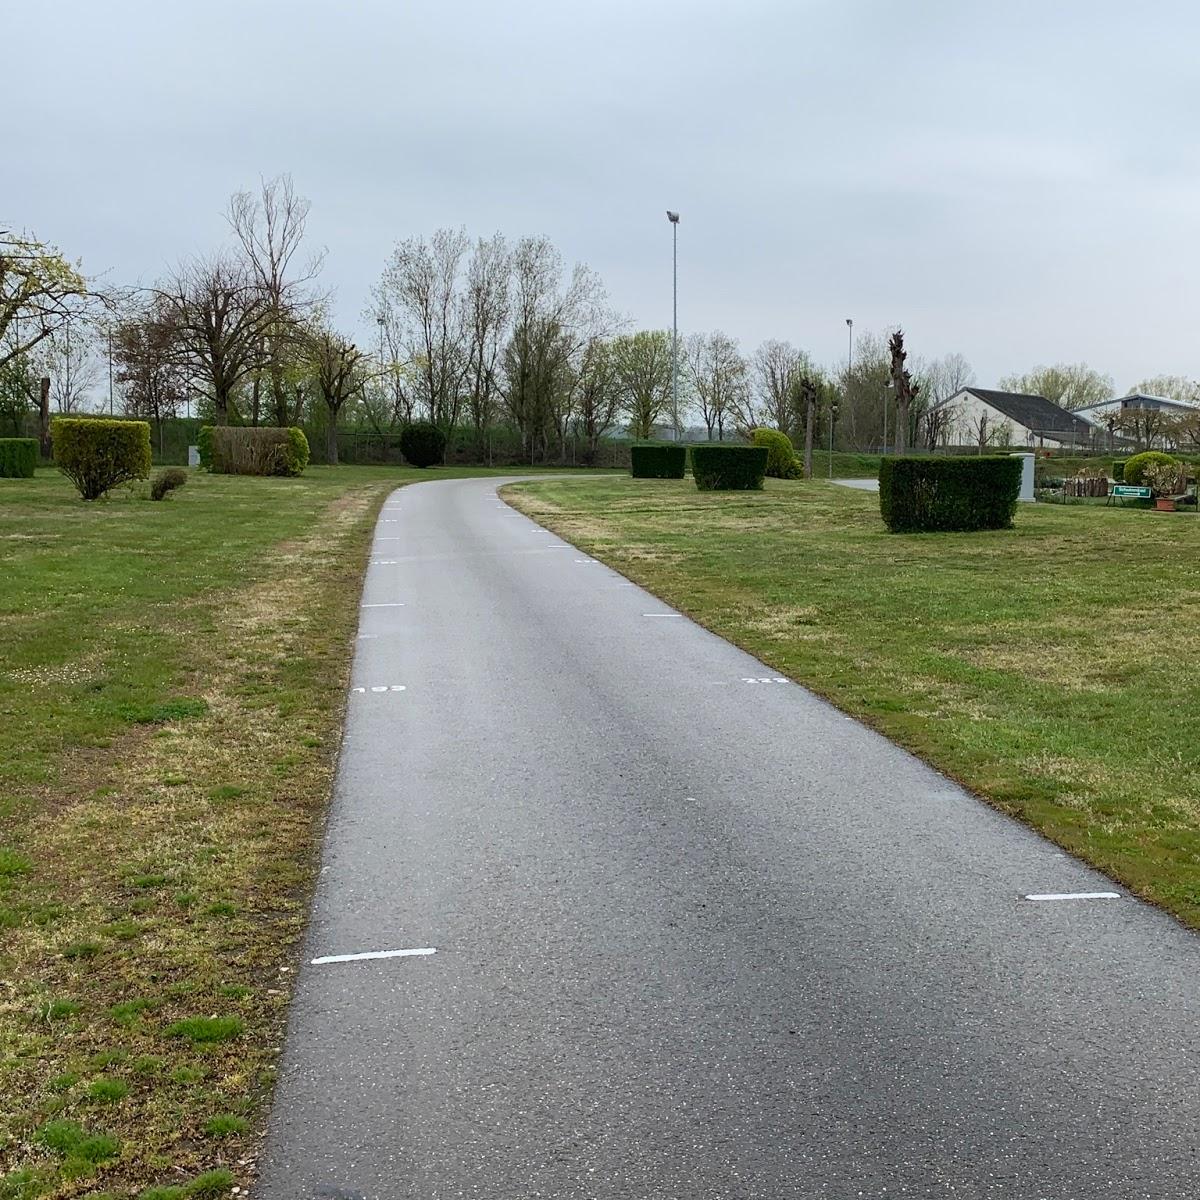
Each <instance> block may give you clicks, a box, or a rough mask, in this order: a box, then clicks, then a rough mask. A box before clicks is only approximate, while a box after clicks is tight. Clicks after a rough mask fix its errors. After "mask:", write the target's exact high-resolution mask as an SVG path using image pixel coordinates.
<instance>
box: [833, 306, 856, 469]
mask: <svg viewBox="0 0 1200 1200" xmlns="http://www.w3.org/2000/svg"><path fill="white" fill-rule="evenodd" d="M846 328H847V329H848V330H849V331H850V346H849V349H848V350H847V351H846V401H847V403H849V400H850V372H851V371H852V370H853V369H854V318H853V317H847V318H846ZM829 478H830V479H832V478H833V412H832V410H831V411H830V413H829Z"/></svg>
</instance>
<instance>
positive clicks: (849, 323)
mask: <svg viewBox="0 0 1200 1200" xmlns="http://www.w3.org/2000/svg"><path fill="white" fill-rule="evenodd" d="M846 324H847V325H849V326H850V327H851V328H853V327H854V318H853V317H847V318H846Z"/></svg>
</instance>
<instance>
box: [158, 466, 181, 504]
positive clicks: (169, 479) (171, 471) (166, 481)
mask: <svg viewBox="0 0 1200 1200" xmlns="http://www.w3.org/2000/svg"><path fill="white" fill-rule="evenodd" d="M187 481H188V476H187V472H186V471H184V470H183V469H182V468H180V467H168V468H167V469H166V470H165V471H159V473H158V474H157V475H155V477H154V478H153V479H152V480H151V481H150V499H151V500H161V499H163V497H165V496H166V494H167V493H168V492H173V491H174V490H175V489H176V488H181V487H183V485H184V484H185V483H187Z"/></svg>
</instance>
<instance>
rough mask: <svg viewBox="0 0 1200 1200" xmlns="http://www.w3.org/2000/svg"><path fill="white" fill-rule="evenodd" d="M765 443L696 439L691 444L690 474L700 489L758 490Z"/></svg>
mask: <svg viewBox="0 0 1200 1200" xmlns="http://www.w3.org/2000/svg"><path fill="white" fill-rule="evenodd" d="M767 453H768V451H767V448H766V446H725V445H708V444H705V443H700V444H699V445H695V446H693V447H692V475H693V476H694V477H695V480H696V487H697V488H699V489H700V491H702V492H716V491H744V492H753V491H761V490H762V485H763V477H764V476H765V475H766V473H767Z"/></svg>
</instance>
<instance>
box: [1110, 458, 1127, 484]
mask: <svg viewBox="0 0 1200 1200" xmlns="http://www.w3.org/2000/svg"><path fill="white" fill-rule="evenodd" d="M1128 461H1129V460H1128V459H1124V458H1114V459H1113V465H1112V477H1113V479H1115V480H1116V482H1117V483H1124V482H1125V464H1126V462H1128Z"/></svg>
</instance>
